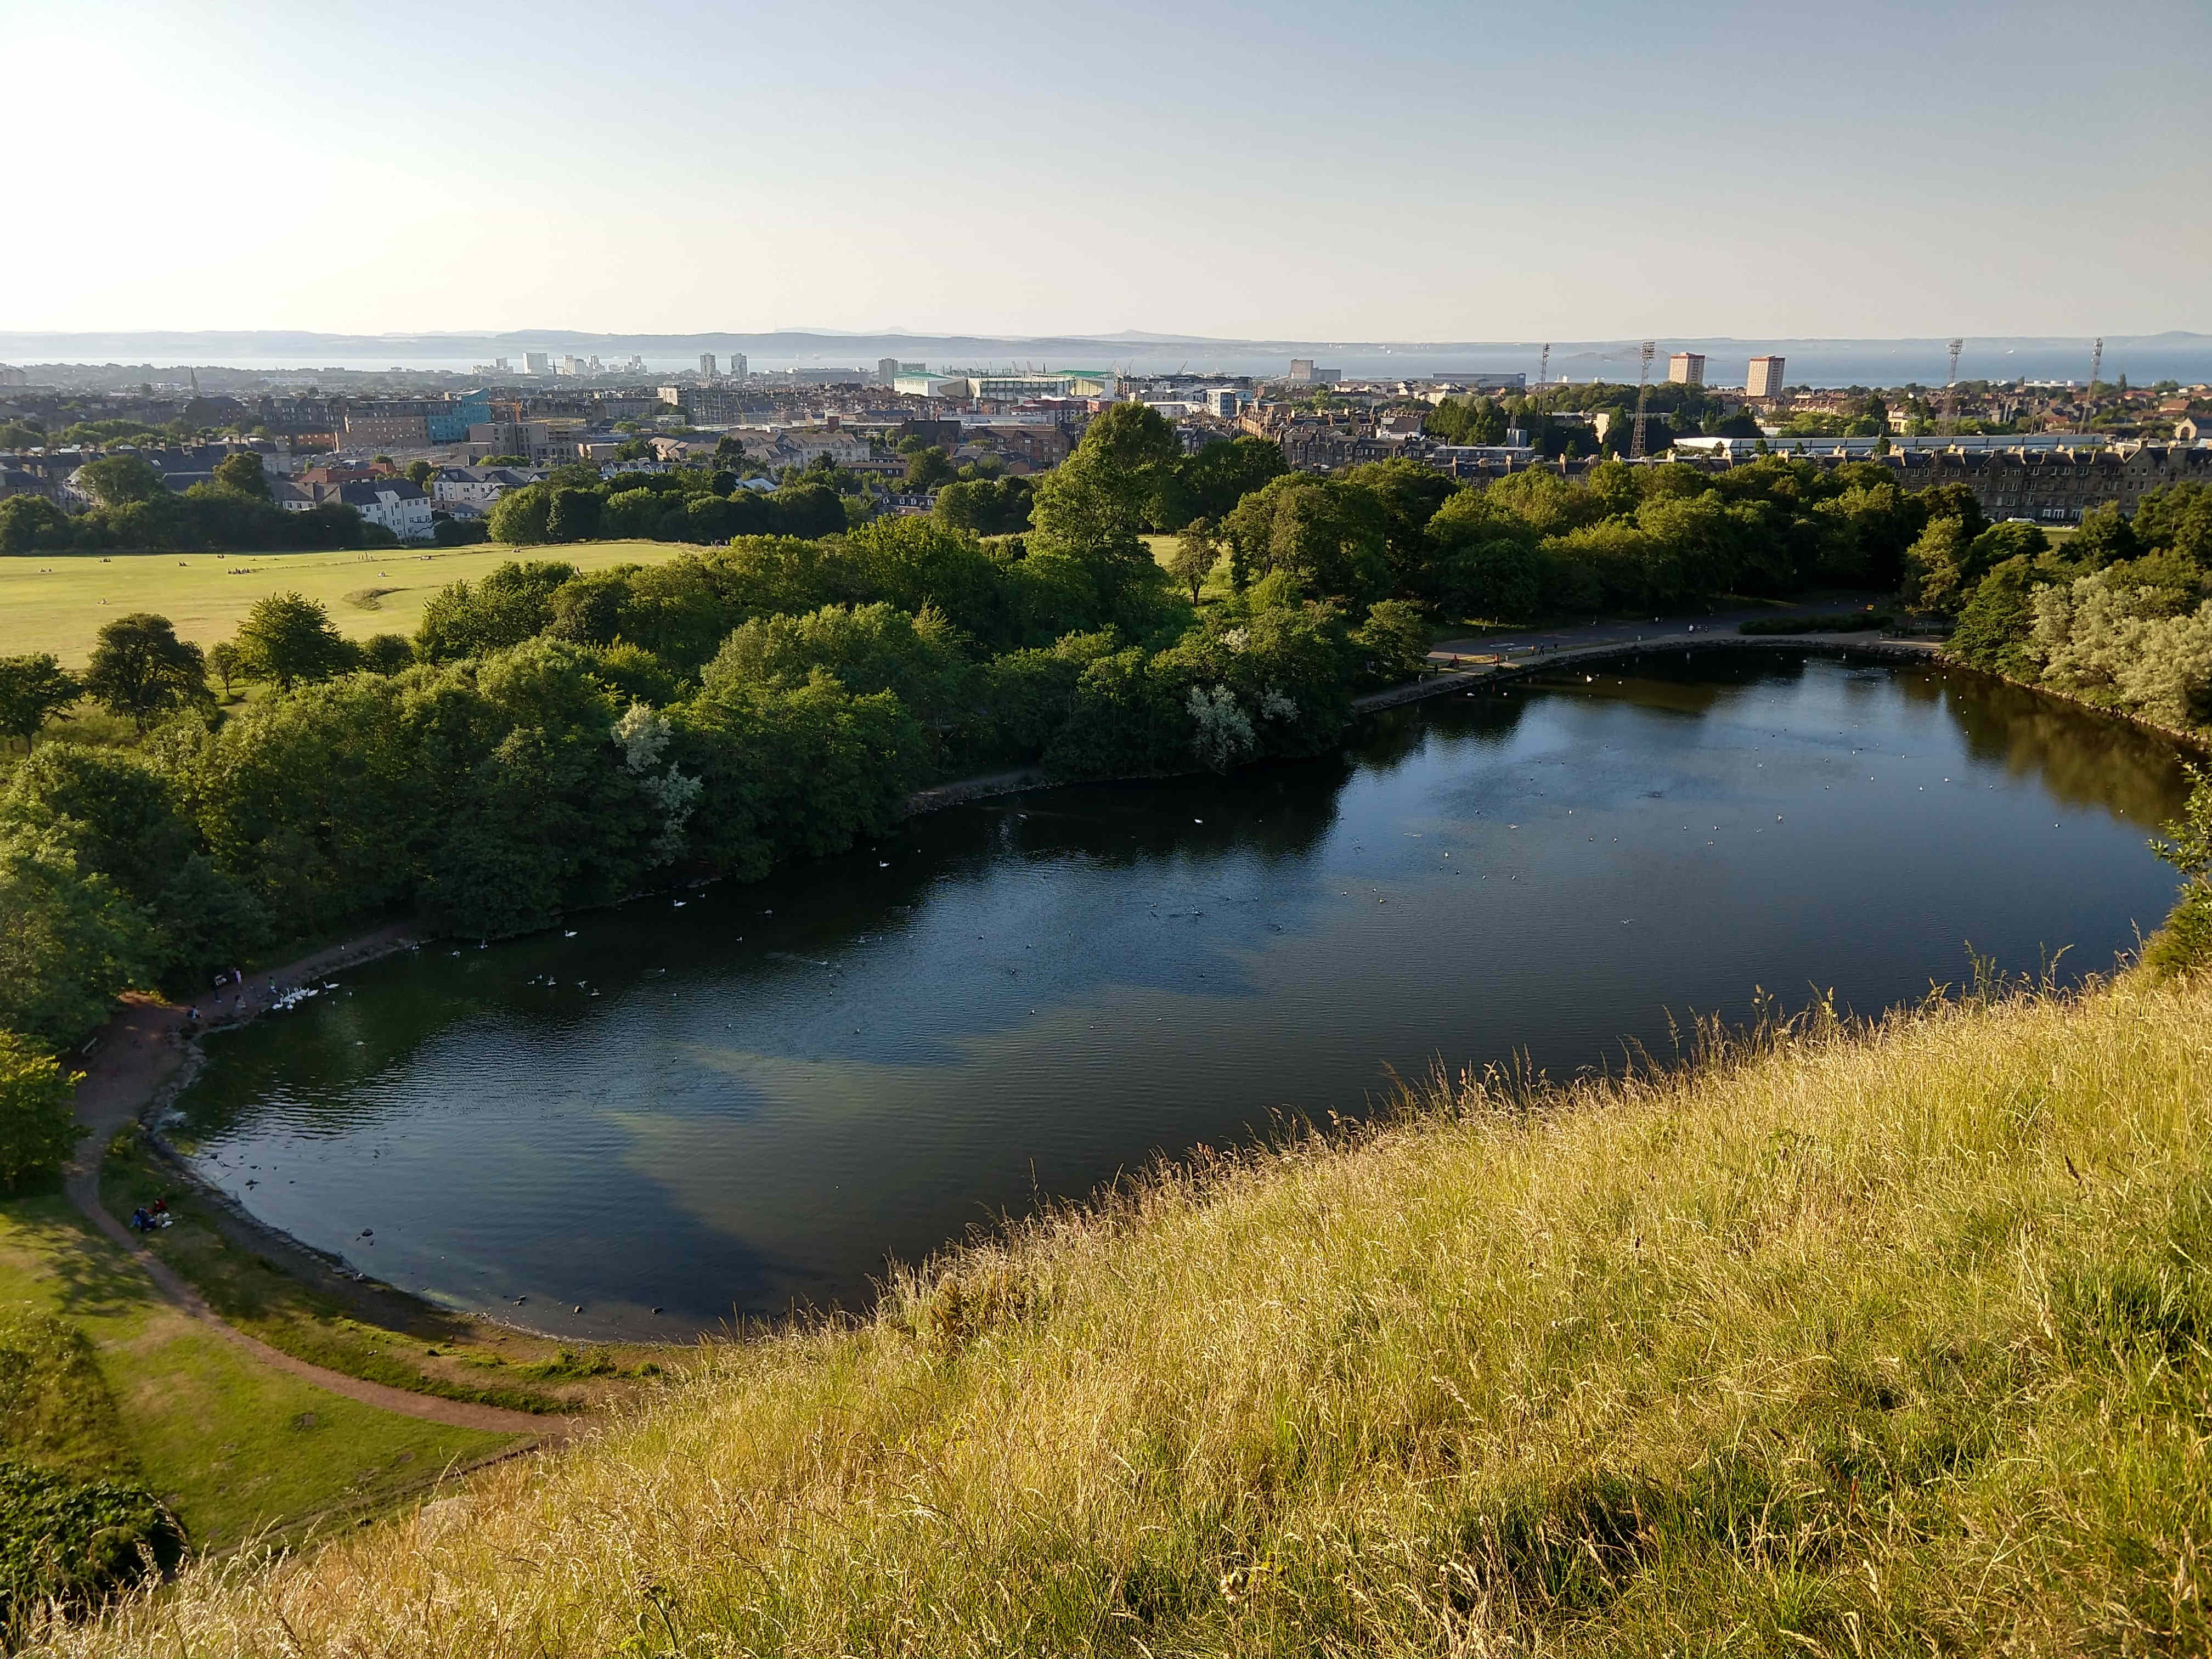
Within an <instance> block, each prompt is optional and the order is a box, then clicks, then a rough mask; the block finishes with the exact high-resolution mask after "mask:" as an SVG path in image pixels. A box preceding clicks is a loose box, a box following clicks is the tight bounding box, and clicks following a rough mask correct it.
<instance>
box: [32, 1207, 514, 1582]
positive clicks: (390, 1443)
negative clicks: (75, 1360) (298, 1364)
mask: <svg viewBox="0 0 2212 1659" xmlns="http://www.w3.org/2000/svg"><path fill="white" fill-rule="evenodd" d="M7 1304H17V1305H21V1304H28V1305H29V1306H30V1307H32V1308H33V1309H35V1310H39V1311H40V1312H45V1313H53V1314H58V1315H60V1316H63V1317H64V1318H66V1319H68V1320H70V1321H71V1322H73V1323H75V1324H76V1326H77V1327H78V1328H80V1329H81V1330H82V1331H83V1332H84V1333H85V1334H86V1335H87V1336H88V1337H89V1338H90V1339H91V1340H92V1342H93V1344H94V1347H95V1349H96V1350H97V1353H98V1358H99V1363H100V1369H101V1370H102V1372H103V1373H104V1374H105V1376H106V1380H107V1386H108V1389H109V1390H110V1392H111V1393H112V1395H114V1398H115V1403H116V1407H117V1412H118V1415H119V1417H120V1419H121V1437H122V1440H123V1443H124V1449H125V1450H126V1451H127V1452H128V1453H129V1454H130V1455H131V1458H132V1459H133V1461H134V1462H136V1463H137V1468H138V1474H139V1478H141V1479H142V1480H143V1481H144V1482H145V1484H146V1485H147V1486H149V1487H150V1488H152V1489H153V1490H154V1491H155V1492H158V1493H159V1494H161V1498H162V1499H163V1500H164V1501H165V1502H167V1504H169V1506H170V1507H171V1508H172V1509H173V1510H175V1511H176V1513H177V1515H178V1516H179V1518H180V1519H181V1520H182V1521H183V1522H184V1523H185V1530H186V1533H187V1534H188V1535H189V1537H190V1539H191V1543H192V1545H193V1547H195V1548H198V1549H216V1550H220V1549H222V1548H224V1547H227V1546H230V1545H234V1544H239V1543H242V1542H244V1541H246V1540H247V1539H250V1538H252V1537H254V1536H255V1535H256V1534H259V1533H260V1532H262V1531H263V1530H264V1528H275V1529H276V1530H278V1531H280V1532H281V1531H283V1529H284V1528H286V1527H287V1526H288V1524H289V1523H295V1522H299V1521H301V1519H302V1518H303V1517H306V1516H316V1515H321V1514H325V1513H328V1512H331V1511H343V1510H350V1509H355V1508H374V1506H375V1505H376V1504H379V1503H380V1502H381V1501H388V1500H389V1499H390V1498H393V1497H395V1496H396V1495H398V1493H401V1492H406V1491H408V1490H410V1489H411V1488H414V1487H416V1486H421V1485H422V1484H423V1483H424V1482H425V1481H427V1480H429V1479H431V1478H432V1477H434V1476H435V1475H436V1474H437V1473H438V1472H439V1471H440V1470H441V1469H443V1468H447V1466H448V1465H450V1464H453V1463H457V1462H459V1463H466V1462H474V1461H475V1460H477V1458H480V1457H483V1455H486V1454H487V1453H489V1452H492V1451H495V1450H497V1449H499V1448H500V1447H501V1446H503V1445H507V1444H510V1443H512V1442H513V1437H511V1436H506V1435H499V1434H490V1433H484V1432H481V1431H476V1430H472V1429H449V1428H445V1427H442V1426H441V1425H437V1424H435V1423H423V1422H418V1421H417V1420H416V1419H413V1418H410V1417H398V1416H395V1415H393V1414H392V1413H389V1412H384V1411H379V1410H377V1409H376V1408H375V1407H371V1406H362V1405H357V1404H356V1403H355V1402H354V1401H350V1400H343V1399H341V1398H339V1397H338V1396H337V1395H332V1394H327V1393H325V1392H324V1391H323V1390H322V1389H319V1388H316V1387H314V1386H313V1384H312V1383H304V1382H301V1380H300V1379H298V1378H296V1377H294V1376H289V1375H287V1374H286V1373H284V1372H283V1371H279V1370H275V1369H274V1368H273V1367H270V1366H268V1365H265V1364H261V1363H260V1362H259V1361H258V1360H256V1359H254V1358H252V1357H251V1356H250V1355H248V1354H246V1353H245V1352H241V1351H240V1349H238V1348H236V1347H234V1346H232V1345H231V1344H230V1343H228V1342H227V1341H225V1340H223V1339H222V1337H221V1336H220V1335H218V1334H216V1333H215V1332H214V1331H211V1330H210V1329H209V1328H207V1327H206V1326H204V1325H202V1324H199V1323H197V1322H195V1321H193V1320H191V1319H189V1318H187V1317H185V1316H184V1315H183V1314H180V1313H179V1312H177V1311H176V1310H174V1309H173V1308H171V1307H170V1306H169V1305H168V1304H167V1303H165V1302H163V1301H162V1300H161V1298H160V1297H159V1296H157V1295H156V1294H155V1291H154V1287H153V1285H151V1283H150V1282H149V1280H148V1279H146V1278H145V1276H144V1275H143V1273H140V1272H139V1271H138V1270H137V1268H136V1267H133V1266H132V1265H131V1262H130V1261H129V1260H128V1259H127V1258H125V1256H124V1255H122V1254H121V1253H120V1252H119V1251H118V1250H117V1249H115V1248H114V1247H113V1246H112V1245H111V1244H110V1243H107V1241H106V1240H105V1239H103V1238H101V1237H100V1236H99V1235H98V1234H97V1233H95V1232H94V1231H92V1229H91V1228H90V1227H88V1225H85V1223H84V1221H83V1219H82V1218H81V1217H79V1216H78V1215H77V1214H76V1212H75V1211H73V1210H71V1209H70V1206H69V1205H68V1203H67V1202H66V1201H65V1200H64V1199H63V1198H62V1197H61V1196H60V1195H59V1194H52V1195H47V1196H40V1197H29V1198H19V1199H12V1200H7V1201H5V1202H4V1203H0V1305H7Z"/></svg>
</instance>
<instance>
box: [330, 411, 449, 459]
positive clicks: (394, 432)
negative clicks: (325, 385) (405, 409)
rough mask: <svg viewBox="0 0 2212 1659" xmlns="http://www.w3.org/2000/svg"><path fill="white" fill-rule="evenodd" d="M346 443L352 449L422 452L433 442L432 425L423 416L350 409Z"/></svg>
mask: <svg viewBox="0 0 2212 1659" xmlns="http://www.w3.org/2000/svg"><path fill="white" fill-rule="evenodd" d="M345 441H346V447H348V448H349V449H422V448H425V447H428V444H429V442H430V422H429V418H428V416H423V415H403V414H391V413H387V412H385V411H382V410H377V409H375V408H373V407H370V408H364V409H357V410H356V409H349V410H346V417H345Z"/></svg>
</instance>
